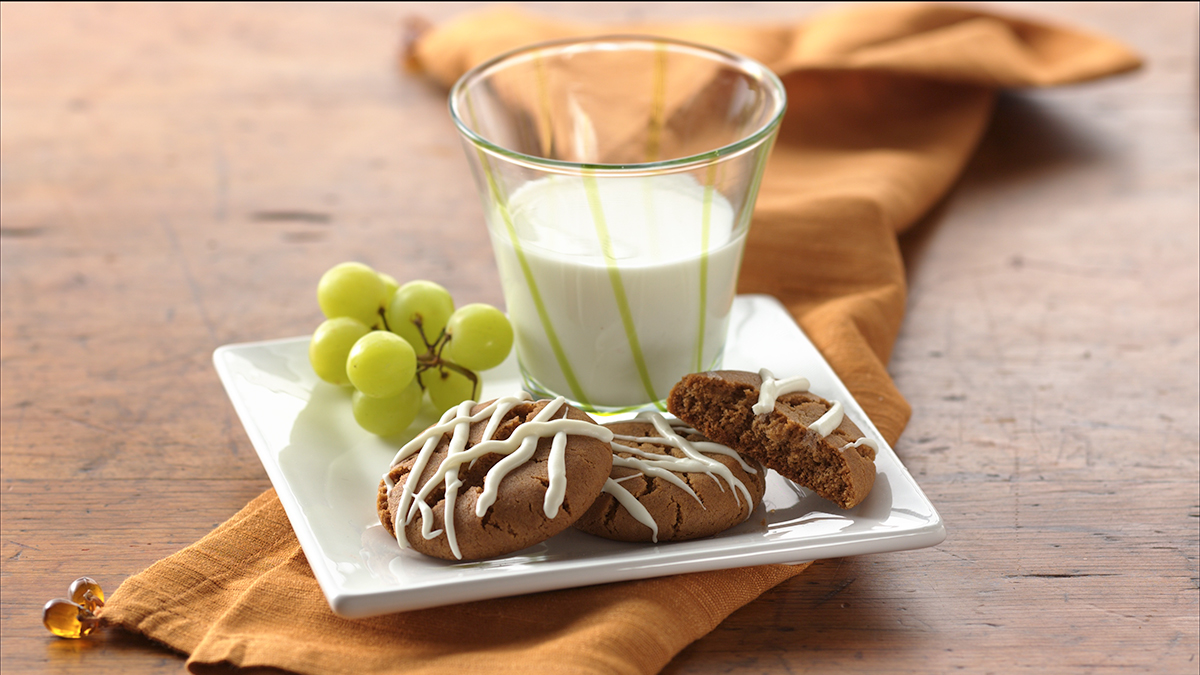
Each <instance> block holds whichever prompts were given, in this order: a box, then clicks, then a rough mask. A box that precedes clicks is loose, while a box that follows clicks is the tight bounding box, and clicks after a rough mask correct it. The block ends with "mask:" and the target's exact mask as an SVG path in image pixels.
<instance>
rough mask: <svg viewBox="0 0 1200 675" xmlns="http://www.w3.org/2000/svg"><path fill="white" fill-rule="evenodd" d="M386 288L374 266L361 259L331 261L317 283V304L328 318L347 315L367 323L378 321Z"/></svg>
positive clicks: (372, 324)
mask: <svg viewBox="0 0 1200 675" xmlns="http://www.w3.org/2000/svg"><path fill="white" fill-rule="evenodd" d="M386 291H387V288H386V284H385V283H384V281H383V279H381V278H379V275H378V274H376V273H375V270H373V269H371V268H370V267H367V266H366V265H364V264H362V263H356V262H346V263H341V264H339V265H334V266H333V267H332V268H330V270H329V271H328V272H326V273H325V274H323V275H321V281H320V282H319V283H318V284H317V304H319V305H320V306H321V311H322V312H324V313H325V317H326V318H328V319H335V318H337V317H339V316H348V317H350V318H352V319H357V320H359V321H361V322H362V323H364V324H366V325H367V326H374V325H375V324H376V323H378V322H379V310H380V309H381V308H382V307H383V303H384V300H385V295H384V293H386Z"/></svg>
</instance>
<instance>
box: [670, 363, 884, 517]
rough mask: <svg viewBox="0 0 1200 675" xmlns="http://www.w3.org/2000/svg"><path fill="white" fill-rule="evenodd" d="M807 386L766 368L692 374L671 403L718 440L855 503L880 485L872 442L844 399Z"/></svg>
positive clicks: (835, 498) (845, 503) (841, 502)
mask: <svg viewBox="0 0 1200 675" xmlns="http://www.w3.org/2000/svg"><path fill="white" fill-rule="evenodd" d="M807 390H808V380H806V379H804V378H802V377H794V378H789V379H786V380H776V379H775V378H774V377H773V376H772V375H771V373H770V372H769V371H767V370H766V369H763V370H760V371H759V372H758V373H757V374H755V373H748V372H744V371H740V370H720V371H713V372H707V373H694V374H692V375H688V376H686V377H684V378H683V379H682V380H680V381H679V383H678V384H676V385H675V387H674V388H673V389H672V390H671V394H670V396H669V397H668V398H667V408H668V409H669V410H670V411H671V412H672V413H673V414H674V415H676V416H677V417H679V418H680V419H682V420H684V421H686V422H687V423H689V424H691V425H692V426H694V427H695V428H696V429H699V430H700V432H701V433H703V434H704V435H706V436H708V437H709V438H711V439H713V440H715V441H717V442H718V443H724V444H726V445H729V446H731V447H733V448H735V449H736V450H737V451H738V452H740V453H742V454H743V455H748V456H751V457H754V458H756V459H758V460H759V461H760V462H762V463H763V464H765V465H767V467H769V468H771V469H774V470H775V471H776V472H778V473H779V474H780V475H781V476H783V477H784V478H788V479H791V480H792V481H794V482H796V483H798V484H799V485H801V486H803V487H806V488H808V489H810V490H812V491H813V492H816V493H817V494H818V495H821V496H822V497H824V498H825V499H828V500H829V501H831V502H833V503H835V504H837V505H838V506H840V507H842V508H844V509H848V508H851V507H852V506H855V505H857V504H858V503H860V502H861V501H862V500H863V499H865V498H866V496H867V493H869V492H870V491H871V486H872V485H874V484H875V450H876V447H875V442H874V441H872V440H870V439H868V438H865V437H864V435H863V433H862V431H860V430H859V428H858V427H857V426H855V424H854V422H852V421H850V418H848V417H846V416H845V415H844V414H843V413H842V404H841V403H839V402H836V401H834V402H830V401H827V400H825V399H823V398H821V397H820V396H817V395H815V394H811V393H809V392H808V391H807Z"/></svg>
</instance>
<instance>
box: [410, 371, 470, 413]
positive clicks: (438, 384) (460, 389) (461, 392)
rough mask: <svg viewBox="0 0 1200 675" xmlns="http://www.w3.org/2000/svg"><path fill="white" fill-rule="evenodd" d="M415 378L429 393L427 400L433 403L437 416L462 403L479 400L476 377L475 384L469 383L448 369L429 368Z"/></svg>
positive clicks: (460, 375)
mask: <svg viewBox="0 0 1200 675" xmlns="http://www.w3.org/2000/svg"><path fill="white" fill-rule="evenodd" d="M417 378H418V379H419V380H421V386H423V387H425V390H426V391H428V392H429V400H430V401H433V407H434V408H436V409H437V412H438V414H439V415H440V414H442V413H444V412H446V411H447V410H449V409H450V408H453V407H454V406H456V405H458V404H459V403H462V402H463V401H467V400H471V401H477V400H479V387H480V383H479V382H478V376H476V382H471V380H470V379H468V378H467V377H466V376H465V375H462V374H461V373H457V372H455V371H453V370H450V369H449V368H430V369H429V370H425V371H422V372H421V373H420V374H419V375H417Z"/></svg>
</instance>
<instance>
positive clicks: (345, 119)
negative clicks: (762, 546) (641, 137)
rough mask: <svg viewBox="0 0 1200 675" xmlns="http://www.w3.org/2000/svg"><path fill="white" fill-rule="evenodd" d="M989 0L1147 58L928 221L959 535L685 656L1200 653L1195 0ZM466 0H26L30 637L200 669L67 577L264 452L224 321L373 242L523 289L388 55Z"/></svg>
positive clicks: (491, 298) (18, 142)
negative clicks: (89, 602)
mask: <svg viewBox="0 0 1200 675" xmlns="http://www.w3.org/2000/svg"><path fill="white" fill-rule="evenodd" d="M986 6H987V7H991V8H994V9H998V10H1000V11H1007V12H1010V13H1014V14H1025V15H1028V16H1031V17H1034V18H1041V19H1043V20H1048V21H1053V22H1056V23H1061V24H1067V25H1074V26H1078V27H1080V28H1084V29H1091V30H1095V31H1098V32H1103V33H1106V34H1108V35H1111V36H1113V37H1116V38H1119V39H1122V40H1124V41H1126V42H1128V43H1129V44H1130V45H1132V46H1133V47H1134V48H1136V49H1137V50H1139V51H1140V52H1141V53H1142V54H1143V55H1144V56H1145V57H1146V59H1147V66H1146V68H1144V69H1143V70H1142V71H1140V72H1138V73H1135V74H1133V75H1129V76H1125V77H1122V78H1116V79H1112V80H1106V81H1102V82H1097V83H1092V84H1087V85H1082V86H1076V87H1070V88H1063V89H1056V90H1047V91H1036V92H1019V93H1008V94H1005V95H1004V96H1002V97H1001V100H1000V103H999V105H998V107H997V110H996V113H995V118H994V120H993V124H992V126H991V129H990V131H989V133H988V135H987V137H986V138H985V140H984V141H983V143H982V145H981V147H980V149H979V152H978V154H977V156H976V158H975V160H974V161H973V162H972V164H971V165H970V167H969V168H968V170H967V172H966V174H965V175H964V176H963V179H962V181H961V183H960V185H959V186H958V187H957V189H956V190H955V191H954V193H953V194H952V195H951V196H950V197H948V198H947V199H946V200H945V201H944V202H943V203H942V204H941V205H939V207H938V208H937V209H936V210H935V212H934V213H932V214H930V216H929V217H928V218H927V219H926V220H925V221H924V222H923V223H922V224H921V225H919V226H918V227H917V228H915V229H914V230H913V231H912V232H910V233H909V234H907V235H906V236H905V238H904V240H903V241H902V246H903V249H904V252H905V256H906V264H907V266H908V272H909V281H910V299H909V311H908V316H907V318H906V323H905V326H904V329H903V332H902V335H901V338H900V340H899V342H898V344H897V345H896V349H895V352H894V356H893V360H892V364H891V372H892V374H893V376H894V377H895V379H896V381H897V384H898V386H899V388H900V390H901V391H902V392H903V393H904V394H905V395H906V396H907V397H908V399H909V401H910V402H911V403H912V404H913V408H914V416H913V419H912V422H911V423H910V425H909V428H908V430H907V431H906V432H905V434H904V436H903V437H902V438H901V441H900V443H899V444H898V446H897V452H898V453H899V454H900V456H901V458H902V459H903V461H904V462H905V464H906V465H907V466H908V468H909V469H910V471H911V472H912V473H913V475H914V476H915V477H916V479H917V481H918V482H919V483H920V484H921V486H922V487H923V488H924V490H925V491H926V492H927V493H928V494H929V496H930V498H931V499H932V500H933V501H934V503H935V504H936V505H938V507H939V509H940V510H941V513H942V515H943V517H944V518H945V520H946V522H947V527H948V529H949V537H948V538H947V540H946V542H945V543H943V544H942V545H940V546H937V547H934V548H931V549H924V550H919V551H911V552H903V553H895V554H887V555H876V556H865V557H861V558H852V559H842V560H830V561H822V562H819V563H817V564H816V565H814V566H813V567H812V568H811V569H810V570H809V571H808V572H806V573H805V574H804V575H801V576H800V577H798V578H796V579H795V580H793V581H791V582H789V583H787V584H784V585H783V586H781V587H779V588H777V589H775V590H773V591H771V592H769V593H768V594H766V595H765V596H763V597H762V598H761V599H759V600H758V601H756V602H754V603H751V604H750V605H748V606H747V607H745V608H743V609H742V610H740V611H738V612H737V613H735V614H734V615H733V616H731V617H730V618H729V619H728V620H727V621H725V622H724V623H723V624H722V625H721V626H719V627H718V628H717V629H716V630H715V631H713V632H712V633H711V634H710V635H708V636H706V637H705V638H703V639H701V640H699V641H697V642H696V643H694V644H693V645H691V646H690V647H688V648H687V649H686V650H685V651H684V652H683V653H681V654H680V655H679V656H678V657H677V658H676V659H675V661H673V662H672V663H671V664H670V665H669V666H668V667H667V669H666V671H665V672H667V673H672V674H682V673H723V672H831V671H836V672H881V671H882V672H922V673H923V672H944V671H950V670H956V669H961V670H966V671H970V672H1011V671H1016V670H1038V671H1045V672H1078V673H1084V672H1103V671H1110V670H1115V669H1122V670H1134V671H1141V672H1156V673H1176V672H1177V673H1194V672H1195V671H1196V668H1197V665H1196V664H1197V652H1198V651H1200V637H1198V634H1200V625H1198V623H1200V620H1198V616H1200V600H1198V598H1200V590H1198V589H1200V571H1198V567H1197V565H1198V563H1197V561H1198V559H1200V536H1198V531H1200V498H1198V497H1197V484H1198V481H1200V469H1198V464H1200V356H1198V354H1200V337H1198V336H1200V328H1198V322H1200V307H1198V305H1200V290H1198V289H1200V262H1198V260H1197V256H1198V251H1200V242H1198V234H1200V216H1198V203H1200V195H1198V189H1197V184H1198V167H1197V150H1196V148H1197V142H1198V133H1197V129H1198V119H1200V116H1198V112H1197V95H1198V86H1197V83H1198V76H1197V38H1196V35H1197V33H1196V27H1197V21H1198V19H1197V10H1196V6H1195V5H1194V4H1179V5H1174V4H1151V5H1146V4H1137V5H1134V4H1119V5H1100V4H1083V5H1075V4H1062V5H1059V4H1054V5H1040V4H1039V5H1033V6H1025V5H1018V4H1016V3H1012V4H1007V3H1002V4H996V5H986ZM469 7H470V6H469V5H468V6H465V7H463V6H453V5H443V4H432V5H426V4H416V3H414V4H390V5H349V6H343V5H337V6H334V5H302V6H283V7H280V6H273V5H232V6H221V5H178V6H177V5H148V6H143V5H107V4H105V5H78V6H77V5H23V4H4V5H3V6H2V7H0V31H2V32H0V55H2V59H0V76H2V79H3V89H2V92H0V117H2V119H3V124H2V126H0V150H2V152H3V172H2V180H0V282H2V283H0V291H2V292H0V418H2V424H0V447H2V452H0V473H2V476H3V492H0V496H2V507H3V520H2V529H3V533H2V534H0V555H2V557H3V567H2V572H0V582H2V584H3V593H2V596H0V623H2V626H3V642H2V645H0V652H2V655H0V656H2V668H3V670H4V671H5V672H51V673H59V672H63V673H65V672H83V671H87V672H91V673H98V672H99V673H103V672H137V673H157V672H178V671H179V670H181V668H182V663H183V658H182V657H181V656H180V655H177V654H174V653H171V652H169V651H165V650H163V649H161V648H159V647H158V646H156V645H154V644H152V643H150V642H148V641H146V640H144V639H141V638H137V637H135V636H130V635H128V634H124V633H121V632H119V631H106V632H105V633H104V634H103V635H101V636H99V637H97V638H95V639H92V640H88V641H70V642H69V641H64V640H58V639H55V638H53V637H51V636H50V635H49V634H47V633H46V632H45V631H44V629H43V628H42V626H41V625H40V608H41V605H42V603H43V602H45V601H46V600H47V599H49V598H52V597H55V596H59V595H62V594H64V593H65V591H66V584H67V583H69V581H70V580H71V579H73V578H74V577H75V576H78V575H80V574H89V575H92V576H94V577H96V578H97V579H98V580H99V581H100V582H101V583H102V585H103V586H104V587H105V588H108V589H112V588H115V587H116V586H117V585H118V584H119V583H120V581H121V580H122V579H123V578H125V577H126V576H129V575H130V574H133V573H135V572H136V571H138V570H140V569H142V568H143V567H145V566H147V565H149V564H150V563H152V562H154V561H155V560H157V559H159V558H161V557H163V556H165V555H168V554H170V553H172V552H174V551H176V550H178V549H179V548H181V547H183V546H185V545H186V544H188V543H191V542H192V541H195V540H196V539H197V538H199V537H201V536H203V535H204V534H205V533H207V532H208V531H209V530H211V529H212V528H213V527H214V526H215V525H216V524H218V523H219V522H221V521H223V520H224V519H225V518H227V517H229V516H230V515H232V514H233V513H234V512H236V511H237V510H238V509H239V508H240V507H241V506H242V505H244V504H245V503H246V502H247V501H248V500H249V499H251V498H252V497H253V496H255V495H257V494H258V493H260V492H261V491H262V490H264V489H266V488H267V487H268V485H269V483H268V481H267V479H266V476H265V474H264V473H263V470H262V467H261V465H260V464H259V462H258V460H257V458H256V457H255V455H254V453H253V450H252V449H251V447H250V444H249V442H248V440H247V439H246V436H245V434H244V432H243V431H242V430H241V427H240V425H239V424H238V422H237V419H236V417H235V415H234V413H233V410H232V408H231V407H230V405H229V403H228V402H227V399H226V398H225V395H224V393H223V391H222V390H221V387H220V385H219V383H218V382H217V379H216V376H215V374H214V372H213V369H212V366H211V360H210V359H211V353H212V350H213V349H214V348H216V347H217V346H219V345H221V344H226V343H230V342H238V341H250V340H259V339H266V338H274V337H284V336H290V335H299V334H304V333H307V332H308V331H310V330H311V329H312V327H313V326H315V325H316V323H317V322H318V321H319V312H318V310H317V307H316V303H315V301H314V298H313V297H312V296H313V287H314V284H315V279H316V278H317V277H318V276H319V274H320V273H321V272H322V271H323V270H324V269H326V268H327V267H329V266H330V265H332V264H334V263H336V262H339V261H342V260H348V259H357V260H363V261H364V262H368V263H370V264H373V265H376V266H377V267H379V268H381V269H384V270H386V271H390V272H391V273H392V274H393V275H395V276H397V277H400V278H431V279H435V280H437V281H439V282H441V283H443V284H445V285H446V286H447V287H448V288H450V289H451V291H452V292H454V294H455V296H456V297H460V298H466V299H469V300H471V301H480V302H491V303H495V304H499V303H500V302H501V301H502V299H501V295H500V292H499V289H498V287H497V285H496V284H497V281H496V279H497V277H496V271H495V266H494V263H493V261H492V256H491V252H490V250H489V248H488V243H487V240H486V237H485V236H483V229H482V227H483V225H482V222H483V221H482V214H481V210H480V207H479V205H478V199H477V198H476V196H475V194H474V188H473V187H472V185H471V182H470V180H469V178H468V177H467V176H468V169H467V165H466V162H465V161H464V159H463V157H462V152H461V150H460V148H459V144H458V141H457V138H456V136H455V133H454V130H453V128H452V125H451V123H450V120H449V118H448V116H447V115H446V111H445V103H444V95H443V93H442V92H440V91H439V90H437V89H435V88H433V87H431V86H429V85H427V84H425V83H424V82H422V81H420V80H418V79H415V78H412V77H406V76H400V75H397V72H396V70H395V59H396V54H397V49H398V45H399V40H400V35H401V32H400V29H399V22H400V20H401V19H402V18H404V17H405V16H408V15H414V14H419V15H422V16H424V17H425V18H428V19H430V20H432V21H439V20H444V19H446V18H448V17H449V16H451V15H453V14H455V13H458V12H461V11H466V10H467V9H469ZM816 9H818V7H816V6H812V5H774V4H765V3H716V4H712V5H705V6H703V7H702V8H700V9H697V10H695V12H696V13H697V16H699V15H701V14H703V15H706V16H720V17H725V18H728V19H729V20H737V21H745V22H754V21H768V20H796V19H799V18H801V17H803V16H805V15H807V14H809V13H811V12H813V11H815V10H816ZM539 10H540V11H543V12H546V13H550V14H554V15H557V16H564V17H575V18H579V19H584V20H594V21H618V20H627V19H678V18H684V17H682V16H681V15H680V10H679V9H677V6H676V5H669V4H653V3H651V4H631V5H603V4H578V5H557V4H555V5H549V6H542V7H540V8H539Z"/></svg>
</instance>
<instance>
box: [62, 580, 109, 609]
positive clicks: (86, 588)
mask: <svg viewBox="0 0 1200 675" xmlns="http://www.w3.org/2000/svg"><path fill="white" fill-rule="evenodd" d="M67 592H68V593H70V594H71V602H74V603H76V604H79V605H83V606H84V607H86V608H87V610H88V611H89V612H92V613H93V614H94V613H95V612H96V610H97V609H99V608H101V607H103V606H104V589H102V588H100V584H98V583H96V580H95V579H93V578H91V577H79V578H78V579H76V580H75V581H72V582H71V588H70V590H68V591H67Z"/></svg>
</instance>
